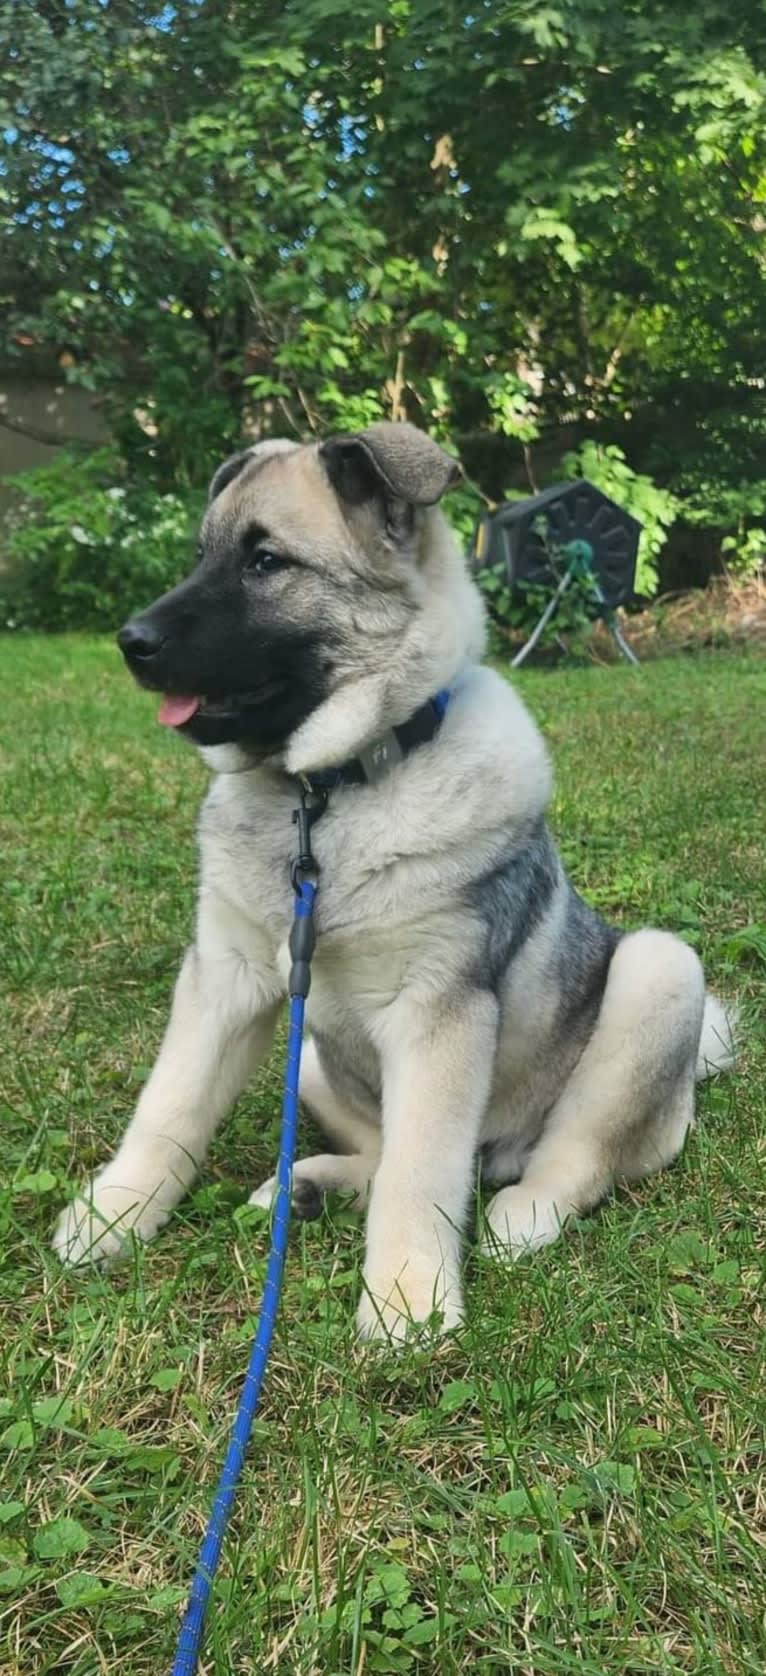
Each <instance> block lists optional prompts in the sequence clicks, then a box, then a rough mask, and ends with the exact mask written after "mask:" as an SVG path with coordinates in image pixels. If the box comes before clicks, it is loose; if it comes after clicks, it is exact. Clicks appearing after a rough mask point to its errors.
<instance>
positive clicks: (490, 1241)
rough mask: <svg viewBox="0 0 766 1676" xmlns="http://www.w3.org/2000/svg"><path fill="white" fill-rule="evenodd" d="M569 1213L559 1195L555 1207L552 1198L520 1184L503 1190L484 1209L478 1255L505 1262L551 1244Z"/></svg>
mask: <svg viewBox="0 0 766 1676" xmlns="http://www.w3.org/2000/svg"><path fill="white" fill-rule="evenodd" d="M570 1214H571V1206H570V1205H568V1204H567V1202H566V1197H565V1196H563V1195H562V1200H561V1205H560V1206H559V1205H558V1204H557V1203H556V1202H555V1200H554V1199H552V1198H549V1197H546V1196H545V1195H544V1194H541V1193H540V1192H539V1191H538V1192H536V1193H535V1192H533V1191H532V1189H531V1188H529V1187H525V1186H524V1183H523V1181H522V1182H519V1184H518V1185H517V1186H515V1187H504V1188H503V1189H502V1191H501V1192H500V1193H496V1194H495V1196H494V1199H491V1200H490V1202H489V1205H488V1206H487V1211H486V1227H485V1229H484V1233H483V1235H482V1240H481V1252H482V1255H483V1256H484V1257H495V1258H499V1259H500V1260H501V1261H502V1260H503V1259H505V1260H506V1261H509V1260H512V1259H514V1258H516V1257H522V1256H523V1255H524V1253H525V1252H527V1251H538V1250H539V1249H540V1247H541V1246H543V1245H551V1244H552V1242H553V1241H554V1240H556V1239H558V1237H559V1234H560V1233H561V1229H562V1226H563V1223H564V1222H565V1220H566V1218H567V1216H569V1215H570Z"/></svg>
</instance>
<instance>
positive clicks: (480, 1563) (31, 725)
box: [0, 639, 766, 1676]
mask: <svg viewBox="0 0 766 1676" xmlns="http://www.w3.org/2000/svg"><path fill="white" fill-rule="evenodd" d="M519 686H520V689H521V691H522V692H523V693H524V695H525V697H526V698H527V700H528V701H529V703H530V705H531V707H532V709H533V710H534V711H535V713H536V715H537V716H538V717H539V719H540V721H541V723H542V725H543V727H544V729H545V732H546V734H547V737H548V739H549V741H550V744H551V746H552V749H553V752H554V755H555V760H556V764H557V773H558V785H559V791H558V797H557V801H556V804H555V808H554V811H553V819H554V825H555V829H556V832H557V834H558V836H559V839H560V841H561V844H562V846H563V849H564V852H565V855H566V858H567V861H568V863H569V865H570V867H571V870H572V872H573V874H574V877H575V879H576V881H577V883H578V884H579V885H580V886H581V888H582V889H583V890H584V891H585V892H586V894H587V895H588V896H589V897H590V899H591V901H593V902H595V903H596V904H597V905H598V906H599V907H600V908H602V909H603V910H604V911H605V912H606V913H608V914H610V915H611V916H613V917H614V918H615V919H616V920H619V921H620V922H621V923H623V924H626V925H634V924H638V923H640V922H641V921H644V920H653V921H654V922H655V923H656V924H659V925H664V926H668V927H671V928H673V929H676V930H681V931H682V932H683V933H684V935H686V936H687V937H688V938H690V939H691V940H692V941H693V942H694V943H695V945H696V946H698V947H699V949H700V951H701V953H702V954H703V956H704V958H705V960H706V963H707V965H708V968H709V972H710V975H711V977H712V979H713V980H714V982H715V984H716V985H717V986H718V987H719V988H720V990H721V991H722V992H723V993H725V994H728V995H737V996H738V997H740V998H741V1000H742V1003H743V1018H744V1021H745V1024H746V1030H745V1043H744V1047H743V1050H742V1055H741V1065H740V1069H739V1072H738V1074H737V1075H736V1076H735V1077H731V1078H729V1079H727V1080H725V1081H721V1082H720V1083H719V1084H718V1085H717V1086H710V1087H708V1088H707V1089H706V1090H705V1091H704V1092H703V1093H702V1095H701V1098H700V1127H699V1130H698V1132H697V1133H696V1135H695V1136H694V1138H693V1139H692V1140H691V1141H690V1143H689V1145H688V1146H687V1148H686V1151H685V1154H684V1156H683V1158H682V1160H681V1161H680V1163H679V1164H678V1166H677V1167H676V1168H675V1169H674V1170H673V1171H672V1172H671V1173H669V1174H667V1175H665V1176H663V1177H658V1178H655V1179H654V1180H651V1181H648V1182H646V1183H644V1184H642V1186H641V1187H640V1188H639V1189H638V1190H637V1191H635V1192H631V1193H622V1194H620V1196H619V1197H618V1198H617V1199H615V1200H614V1201H613V1202H612V1203H610V1204H609V1205H608V1206H607V1207H606V1208H605V1209H603V1210H602V1211H600V1212H599V1213H597V1214H596V1215H595V1216H593V1217H592V1218H590V1219H588V1220H587V1221H584V1222H582V1223H581V1224H578V1225H577V1226H576V1227H575V1228H574V1229H573V1230H572V1231H571V1232H570V1233H569V1235H568V1237H566V1239H564V1240H562V1241H561V1242H560V1243H559V1244H558V1245H557V1246H554V1247H552V1248H551V1249H550V1250H548V1251H546V1252H544V1253H542V1254H540V1255H537V1256H534V1257H530V1258H528V1259H525V1260H523V1261H522V1262H520V1263H519V1264H518V1265H517V1267H516V1268H515V1270H514V1271H513V1272H512V1273H511V1274H510V1275H508V1274H507V1273H504V1272H502V1271H501V1270H498V1269H496V1268H493V1267H491V1266H487V1265H484V1264H480V1263H478V1262H470V1263H469V1275H468V1284H467V1296H468V1319H467V1323H466V1326H465V1329H464V1330H463V1332H462V1333H461V1335H460V1336H459V1337H458V1338H453V1339H451V1340H447V1341H445V1342H443V1343H441V1344H440V1345H438V1346H437V1347H435V1348H434V1347H431V1348H427V1347H424V1346H421V1347H417V1346H413V1347H411V1348H409V1349H408V1350H406V1351H405V1352H404V1353H391V1352H389V1351H374V1352H363V1353H360V1351H359V1350H358V1349H357V1348H356V1346H355V1343H354V1328H353V1322H354V1303H355V1299H356V1295H357V1291H358V1287H359V1274H360V1261H361V1253H362V1237H361V1230H360V1227H359V1225H358V1223H357V1222H356V1221H355V1220H353V1219H352V1218H351V1217H350V1216H348V1215H347V1214H345V1213H336V1215H335V1217H334V1219H331V1218H330V1217H329V1216H327V1217H325V1218H324V1219H322V1220H321V1221H319V1222H317V1223H313V1224H310V1225H308V1226H304V1227H296V1228H295V1229H294V1232H293V1235H292V1243H291V1253H290V1257H289V1263H288V1278H287V1285H286V1294H285V1303H284V1310H283V1314H282V1317H281V1324H280V1327H279V1329H278V1335H277V1341H276V1345H275V1349H274V1353H273V1357H272V1361H271V1364H270V1368H269V1372H268V1378H267V1389H266V1394H265V1401H264V1406H263V1411H262V1419H261V1421H260V1422H259V1424H258V1427H257V1436H256V1438H255V1440H254V1443H253V1447H252V1450H251V1454H250V1457H249V1462H248V1465H247V1468H246V1474H245V1480H244V1484H243V1488H242V1493H241V1495H240V1498H239V1501H238V1505H237V1511H236V1514H235V1518H234V1523H233V1527H232V1531H231V1534H230V1540H229V1543H228V1547H227V1552H226V1557H225V1562H224V1564H223V1568H222V1573H221V1578H220V1584H219V1586H218V1589H217V1601H216V1606H215V1608H214V1610H213V1611H212V1613H211V1621H210V1628H209V1634H208V1640H207V1651H206V1655H205V1660H204V1662H203V1669H204V1671H205V1672H206V1673H207V1676H211V1673H212V1672H215V1673H216V1676H224V1673H225V1676H231V1673H233V1672H236V1673H237V1676H242V1673H255V1672H258V1673H259V1676H260V1673H261V1672H264V1671H274V1672H277V1673H278V1676H282V1673H287V1672H300V1673H301V1676H304V1673H305V1676H309V1673H312V1672H317V1673H323V1676H325V1673H326V1676H341V1673H342V1676H358V1673H360V1672H366V1671H383V1672H398V1671H403V1672H408V1671H413V1672H415V1673H416V1676H417V1673H418V1672H435V1673H437V1672H438V1673H439V1676H450V1673H452V1672H464V1671H465V1672H468V1671H469V1670H470V1671H479V1672H494V1671H498V1672H502V1671H511V1672H518V1673H519V1676H522V1673H523V1676H549V1673H553V1672H557V1673H558V1672H562V1673H563V1672H571V1673H573V1676H574V1673H575V1672H577V1676H603V1673H604V1672H609V1673H611V1672H618V1673H630V1676H638V1673H639V1672H647V1673H649V1672H655V1671H683V1672H691V1671H694V1672H699V1673H700V1676H716V1673H717V1672H726V1673H727V1676H728V1673H740V1672H752V1673H753V1676H756V1673H758V1676H762V1672H763V1670H764V1668H766V1620H765V1616H764V1614H765V1611H766V1552H765V1548H766V1484H765V1482H764V1457H763V1439H764V1433H763V1427H764V1417H765V1404H764V1369H763V1362H764V1331H763V1329H764V1309H763V1280H764V1227H765V1225H766V1160H765V1158H764V1142H763V1133H764V1124H763V1111H764V1091H765V1089H766V1032H765V1031H764V1024H763V1014H762V1012H761V1014H760V1018H759V1011H758V1001H759V996H760V1004H761V1007H762V1003H763V984H762V976H763V964H762V962H763V958H764V941H763V937H762V939H761V952H760V954H759V952H758V948H757V946H756V947H755V948H753V949H752V950H751V951H750V953H748V951H747V947H746V943H747V939H746V938H737V937H736V935H735V933H737V932H739V931H741V930H742V929H743V928H744V927H746V926H748V925H753V924H755V925H758V924H760V925H761V926H764V925H765V924H766V897H765V886H764V809H765V807H766V801H765V798H764V793H765V792H766V748H764V736H765V734H766V665H764V664H763V663H760V664H759V663H758V662H757V661H755V660H748V659H746V658H736V657H733V656H728V655H717V656H709V657H700V658H698V659H696V660H694V661H680V660H679V661H676V662H672V663H670V662H668V663H664V664H663V663H655V664H653V665H651V666H650V667H648V668H645V669H642V670H640V671H638V672H632V671H631V670H629V669H626V668H617V667H615V668H611V669H603V670H601V669H599V670H582V671H578V670H575V671H572V672H571V673H570V672H562V673H552V674H540V673H536V674H535V673H530V674H526V675H525V676H524V677H523V679H520V681H519ZM0 689H1V691H0V849H1V850H2V874H1V888H2V899H3V910H2V918H3V927H2V950H1V956H0V957H1V958H2V962H3V965H4V968H5V974H4V987H5V989H6V991H7V995H6V1000H5V1004H4V1006H3V1008H2V1015H1V1016H0V1036H1V1037H2V1042H1V1043H0V1055H1V1057H0V1087H1V1089H2V1094H1V1095H0V1105H1V1106H2V1112H3V1131H2V1133H3V1173H4V1176H5V1177H6V1180H7V1182H8V1186H7V1190H4V1191H3V1193H2V1195H0V1204H2V1214H3V1219H4V1220H3V1240H2V1270H1V1275H2V1288H3V1291H2V1316H1V1317H0V1319H1V1320H2V1333H1V1334H0V1340H1V1349H0V1355H1V1356H2V1363H3V1373H4V1378H3V1382H2V1410H1V1413H2V1418H0V1446H1V1448H2V1456H1V1458H0V1459H1V1464H2V1472H3V1480H2V1491H1V1492H0V1493H1V1494H2V1497H3V1501H2V1504H1V1505H0V1520H1V1521H2V1523H1V1524H0V1551H1V1552H2V1561H3V1569H2V1571H0V1587H2V1589H3V1591H4V1593H3V1599H2V1601H0V1607H2V1610H3V1615H2V1630H1V1631H0V1672H2V1676H11V1673H18V1676H22V1673H23V1676H32V1673H34V1676H42V1673H43V1672H53V1671H56V1672H66V1673H68V1676H104V1673H106V1672H112V1671H119V1672H120V1673H121V1676H161V1673H162V1672H163V1671H165V1670H166V1669H167V1668H168V1666H169V1661H170V1656H171V1650H172V1646H173V1642H174V1635H175V1630H176V1626H177V1620H178V1612H179V1608H180V1605H181V1602H182V1601H183V1599H184V1596H185V1591H186V1586H187V1583H188V1580H189V1576H190V1572H191V1569H192V1565H193V1562H194V1558H195V1555H196V1551H197V1546H198V1542H199V1538H200V1535H201V1532H202V1529H203V1525H204V1521H205V1518H206V1514H207V1509H208V1504H209V1497H210V1491H211V1487H212V1485H213V1482H214V1479H215V1476H216V1473H217V1470H218V1466H219V1464H220V1461H221V1457H222V1453H223V1449H224V1444H225V1439H226V1436H227V1433H228V1429H229V1425H230V1422H231V1419H232V1415H233V1412H234V1407H235V1403H236V1400H237V1395H238V1391H239V1386H240V1381H241V1377H242V1373H243V1370H244V1367H245V1363H246V1360H247V1355H248V1349H249V1342H250V1338H251V1333H252V1330H253V1323H254V1319H255V1315H256V1310H257V1306H258V1299H259V1292H260V1285H261V1280H262V1276H263V1268H264V1256H265V1251H266V1237H267V1235H266V1227H265V1224H264V1221H263V1219H262V1218H261V1217H259V1216H257V1215H254V1213H252V1212H250V1211H247V1210H246V1209H245V1208H243V1207H244V1200H245V1199H246V1196H247V1194H248V1192H249V1190H250V1189H251V1188H252V1187H253V1186H254V1185H255V1184H256V1183H257V1182H258V1181H259V1180H260V1179H261V1178H262V1177H263V1176H264V1175H265V1174H267V1173H268V1172H269V1171H270V1169H271V1167H272V1163H273V1160H274V1157H275V1153H276V1148H277V1133H278V1111H279V1081H280V1066H279V1064H278V1063H275V1064H273V1065H272V1066H269V1067H267V1068H266V1069H265V1070H264V1072H263V1073H262V1075H261V1077H260V1078H259V1080H258V1082H257V1083H256V1085H255V1086H254V1087H253V1089H252V1090H251V1092H250V1093H249V1094H248V1095H247V1097H246V1098H245V1099H243V1100H242V1101H241V1102H240V1105H239V1107H238V1108H237V1111H236V1113H235V1115H234V1117H233V1119H232V1121H231V1122H230V1123H229V1125H228V1127H227V1129H226V1131H225V1133H224V1135H223V1136H222V1138H221V1139H220V1140H219V1142H218V1144H217V1146H216V1148H215V1151H214V1154H213V1156H212V1159H211V1162H210V1166H209V1168H208V1170H207V1173H206V1175H205V1179H204V1183H203V1184H202V1185H201V1187H200V1188H199V1190H198V1191H197V1192H196V1193H195V1194H194V1195H193V1197H192V1198H191V1199H190V1200H189V1201H188V1202H187V1204H186V1205H185V1207H184V1208H183V1210H182V1211H181V1213H180V1214H178V1215H177V1217H176V1219H175V1221H174V1222H173V1223H172V1224H171V1227H170V1229H169V1230H166V1232H165V1233H164V1234H162V1235H161V1236H160V1237H159V1239H158V1240H157V1242H156V1243H155V1244H154V1245H152V1246H150V1247H149V1248H148V1249H147V1250H146V1251H145V1252H143V1253H141V1254H140V1255H134V1256H133V1257H132V1258H131V1259H130V1261H128V1262H126V1263H124V1264H123V1265H122V1266H118V1267H117V1268H115V1269H113V1270H112V1271H111V1272H109V1273H107V1274H104V1275H99V1274H94V1273H82V1274H78V1275H75V1276H72V1275H67V1274H63V1273H62V1272H61V1271H60V1270H59V1269H58V1267H57V1265H56V1263H55V1261H54V1260H53V1258H52V1256H51V1255H50V1253H49V1251H48V1235H49V1229H50V1226H51V1223H52V1221H53V1219H54V1216H55V1213H56V1211H57V1210H58V1208H59V1206H60V1204H61V1203H62V1202H63V1200H64V1199H65V1197H66V1195H67V1193H68V1192H69V1191H70V1186H71V1185H72V1184H73V1182H74V1181H76V1180H79V1179H80V1177H81V1176H82V1174H83V1170H84V1169H87V1168H89V1167H92V1166H94V1165H97V1164H99V1163H100V1162H101V1161H102V1160H103V1159H104V1158H105V1157H106V1156H107V1154H108V1152H109V1150H110V1147H111V1145H112V1143H113V1141H114V1139H115V1137H116V1135H117V1134H118V1133H119V1131H120V1129H121V1128H122V1126H123V1125H124V1123H125V1121H126V1119H127V1117H128V1114H129V1112H130V1109H131V1107H132V1105H133V1102H134V1100H135V1097H136V1094H137V1091H138V1089H139V1086H140V1084H141V1082H142V1080H143V1078H144V1077H145V1075H146V1072H147V1069H148V1067H149V1065H150V1063H151V1060H152V1057H153V1054H154V1052H155V1049H156V1047H157V1044H158V1041H159V1038H160V1033H161V1031H162V1028H163V1023H164V1020H165V1016H166V1011H167V1006H168V998H169V993H170V988H171V984H172V982H173V977H174V973H175V969H176V965H177V962H178V957H179V953H180V950H181V948H182V945H183V943H184V940H185V938H186V937H187V936H188V932H189V927H190V924H191V917H192V904H193V898H194V850H193V842H192V834H193V827H194V818H195V807H196V803H197V799H198V797H199V794H200V791H201V789H202V787H203V784H204V774H203V771H202V769H201V767H200V766H199V764H198V763H197V761H196V759H195V757H194V756H193V755H192V754H191V753H190V752H189V751H187V750H186V749H185V748H184V747H183V746H182V745H181V744H180V743H179V742H178V741H177V740H174V739H172V738H171V739H169V738H168V737H167V735H166V734H164V733H163V732H161V731H160V730H159V729H157V728H156V727H155V726H154V722H153V719H152V703H151V701H150V700H148V699H147V698H146V697H144V696H142V695H141V694H140V693H138V692H137V691H135V690H134V689H133V687H132V686H131V683H130V681H129V680H128V679H127V678H126V677H125V676H124V675H123V673H122V671H121V669H120V667H119V664H118V659H117V656H116V654H115V652H114V651H113V650H112V649H111V647H110V646H109V645H108V644H107V643H105V642H100V641H98V642H97V641H75V640H58V641H55V640H51V641H47V642H46V641H44V640H37V639H29V640H13V639H5V640H4V641H0ZM285 842H286V844H288V843H290V834H289V833H286V834H285ZM753 941H754V942H755V943H756V944H757V941H758V939H757V936H756V937H755V938H754V939H753ZM309 1147H310V1137H309V1136H308V1135H305V1136H304V1138H303V1148H304V1150H305V1149H308V1148H309Z"/></svg>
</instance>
